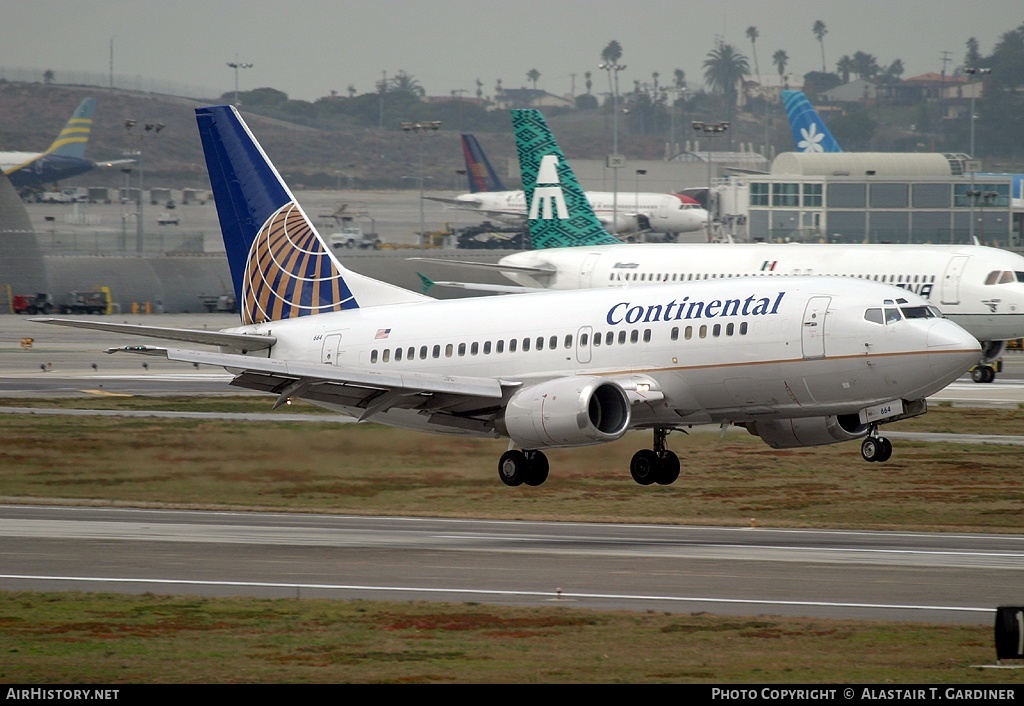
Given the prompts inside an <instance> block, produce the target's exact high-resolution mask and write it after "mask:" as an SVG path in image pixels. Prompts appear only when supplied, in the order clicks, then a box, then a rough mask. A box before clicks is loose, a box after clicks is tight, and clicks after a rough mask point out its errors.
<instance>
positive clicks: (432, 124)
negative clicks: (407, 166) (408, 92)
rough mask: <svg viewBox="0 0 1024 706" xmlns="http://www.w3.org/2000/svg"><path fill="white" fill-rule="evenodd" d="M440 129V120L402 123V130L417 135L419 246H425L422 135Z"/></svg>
mask: <svg viewBox="0 0 1024 706" xmlns="http://www.w3.org/2000/svg"><path fill="white" fill-rule="evenodd" d="M440 129H441V121H440V120H419V121H416V122H405V123H402V130H404V131H405V132H406V133H412V134H414V135H418V136H419V140H418V142H419V176H418V177H417V179H418V180H419V182H420V247H421V248H424V247H426V237H427V228H426V219H425V217H424V214H423V200H424V199H423V179H424V178H425V177H424V176H423V136H424V135H425V134H426V133H428V132H437V131H438V130H440Z"/></svg>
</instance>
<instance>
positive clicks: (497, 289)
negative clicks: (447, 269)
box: [424, 280, 537, 294]
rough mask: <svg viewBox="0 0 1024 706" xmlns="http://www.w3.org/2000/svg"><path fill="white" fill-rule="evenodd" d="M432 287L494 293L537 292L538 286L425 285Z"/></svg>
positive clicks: (441, 283)
mask: <svg viewBox="0 0 1024 706" xmlns="http://www.w3.org/2000/svg"><path fill="white" fill-rule="evenodd" d="M430 287H445V288H447V289H465V290H468V291H471V292H491V293H492V294H524V293H526V292H536V291H537V288H536V287H518V286H516V285H514V284H509V285H504V284H481V283H477V282H445V281H441V282H435V281H433V280H431V281H430V285H429V287H428V286H426V285H425V287H424V288H425V289H429V288H430Z"/></svg>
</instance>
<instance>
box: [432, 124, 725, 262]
mask: <svg viewBox="0 0 1024 706" xmlns="http://www.w3.org/2000/svg"><path fill="white" fill-rule="evenodd" d="M462 152H463V154H464V155H465V158H466V177H467V179H468V180H469V187H470V191H469V193H466V194H460V195H458V196H456V197H455V198H453V199H449V198H443V197H440V196H428V197H427V198H428V199H430V200H431V201H439V202H441V203H446V204H448V205H450V206H454V207H455V208H459V209H463V210H467V211H476V212H477V213H480V214H482V215H485V216H487V217H488V218H494V219H496V220H500V221H504V222H506V223H515V224H520V223H524V222H525V221H526V216H527V213H526V198H525V196H524V195H523V191H522V190H521V189H520V190H509V189H506V188H505V185H504V184H503V183H502V182H501V179H500V178H499V177H498V175H497V172H495V171H494V168H493V167H492V166H491V163H490V161H488V159H487V155H485V154H484V151H483V148H481V147H480V143H479V142H477V140H476V138H474V137H473V136H472V135H463V136H462ZM586 195H587V200H588V201H589V203H590V206H591V208H593V209H594V212H595V213H596V214H597V218H598V220H599V221H601V223H602V224H603V225H604V226H605V227H606V228H610V229H611V230H613V231H614V232H616V233H629V232H636V231H656V232H659V233H692V232H694V231H698V230H701V229H702V228H706V227H707V224H708V212H707V211H705V210H704V209H703V208H701V206H700V204H699V203H698V202H697V201H696V200H695V199H693V198H691V197H689V196H686V195H684V194H658V193H646V192H633V191H630V192H620V193H619V195H618V199H617V200H616V198H615V193H614V192H611V191H588V192H586ZM610 242H619V241H618V239H617V238H615V239H613V240H612V241H610Z"/></svg>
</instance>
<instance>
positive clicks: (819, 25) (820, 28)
mask: <svg viewBox="0 0 1024 706" xmlns="http://www.w3.org/2000/svg"><path fill="white" fill-rule="evenodd" d="M811 31H812V32H814V36H815V37H816V38H817V40H818V44H820V45H821V73H823V74H825V73H828V68H827V67H826V65H825V35H826V34H828V30H827V29H825V23H824V22H822V21H821V20H815V21H814V28H813V29H812V30H811Z"/></svg>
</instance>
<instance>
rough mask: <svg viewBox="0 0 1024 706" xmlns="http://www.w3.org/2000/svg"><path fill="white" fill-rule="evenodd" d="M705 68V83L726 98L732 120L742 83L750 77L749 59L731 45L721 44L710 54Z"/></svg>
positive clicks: (727, 109) (726, 106)
mask: <svg viewBox="0 0 1024 706" xmlns="http://www.w3.org/2000/svg"><path fill="white" fill-rule="evenodd" d="M703 66H704V82H705V83H706V84H707V85H708V86H709V87H710V88H711V90H713V91H716V92H718V93H721V94H722V95H723V96H724V97H725V109H726V111H727V113H728V114H729V117H730V118H731V117H732V113H733V111H734V110H735V109H736V103H737V98H738V96H739V90H738V87H739V85H740V82H741V81H742V80H743V79H744V77H746V76H749V75H750V63H749V62H748V61H747V57H745V56H743V55H742V54H740V53H739V52H738V51H736V48H735V47H734V46H732V45H731V44H721V45H719V47H718V48H717V49H712V50H711V51H709V52H708V55H707V58H706V59H705V60H704V64H703Z"/></svg>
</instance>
